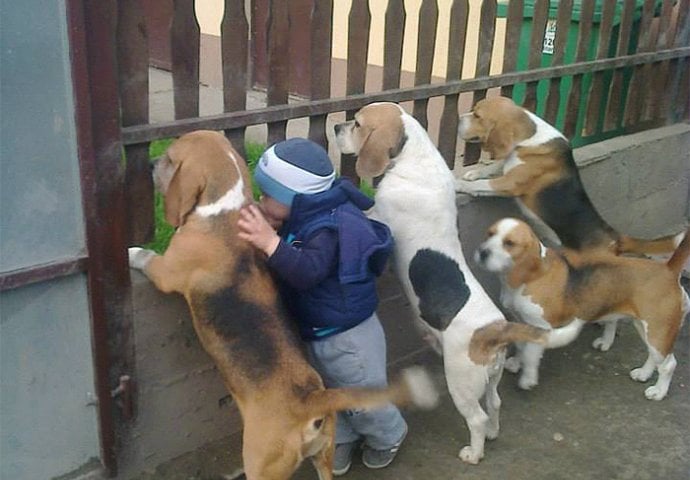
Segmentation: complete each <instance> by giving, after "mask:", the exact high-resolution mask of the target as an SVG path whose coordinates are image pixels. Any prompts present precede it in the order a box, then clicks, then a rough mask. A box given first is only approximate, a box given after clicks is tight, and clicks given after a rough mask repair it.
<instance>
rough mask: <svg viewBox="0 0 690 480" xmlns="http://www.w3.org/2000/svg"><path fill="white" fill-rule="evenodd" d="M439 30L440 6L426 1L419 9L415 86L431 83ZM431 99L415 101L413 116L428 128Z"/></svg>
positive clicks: (431, 1) (434, 0)
mask: <svg viewBox="0 0 690 480" xmlns="http://www.w3.org/2000/svg"><path fill="white" fill-rule="evenodd" d="M437 29H438V4H437V2H436V0H424V1H423V2H422V5H421V6H420V8H419V29H418V32H417V66H416V68H415V75H414V84H415V85H428V84H429V83H431V72H432V69H433V66H434V51H435V49H436V31H437ZM428 105H429V99H428V98H424V99H421V100H415V101H414V108H413V112H412V114H413V115H414V117H415V118H416V119H417V120H418V121H419V123H420V124H421V125H422V126H423V127H424V128H427V127H428V126H429V120H428V118H427V106H428Z"/></svg>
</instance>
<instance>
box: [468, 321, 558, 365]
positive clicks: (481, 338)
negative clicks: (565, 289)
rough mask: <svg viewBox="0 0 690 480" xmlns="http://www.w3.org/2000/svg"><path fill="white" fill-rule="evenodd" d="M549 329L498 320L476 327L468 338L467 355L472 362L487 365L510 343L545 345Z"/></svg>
mask: <svg viewBox="0 0 690 480" xmlns="http://www.w3.org/2000/svg"><path fill="white" fill-rule="evenodd" d="M549 333H550V332H549V330H545V329H543V328H538V327H533V326H532V325H527V324H526V323H517V322H506V321H505V320H500V321H496V322H492V323H489V324H487V325H484V326H483V327H481V328H478V329H477V330H475V331H474V333H473V334H472V338H471V339H470V348H469V356H470V359H471V360H472V361H473V362H474V363H478V364H481V365H488V364H490V363H492V362H493V361H494V358H495V357H496V354H497V353H498V352H499V351H500V350H502V349H503V348H505V347H506V346H507V345H508V344H510V343H515V342H532V343H538V344H541V345H546V344H547V343H548V341H549Z"/></svg>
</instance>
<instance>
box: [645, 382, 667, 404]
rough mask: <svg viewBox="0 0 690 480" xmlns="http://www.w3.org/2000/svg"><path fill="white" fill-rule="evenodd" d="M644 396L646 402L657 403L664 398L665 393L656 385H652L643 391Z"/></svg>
mask: <svg viewBox="0 0 690 480" xmlns="http://www.w3.org/2000/svg"><path fill="white" fill-rule="evenodd" d="M644 396H645V397H647V400H656V401H659V400H663V398H664V397H665V396H666V392H665V391H664V390H662V389H661V388H659V387H657V386H656V385H652V386H651V387H648V388H647V389H646V390H645V391H644Z"/></svg>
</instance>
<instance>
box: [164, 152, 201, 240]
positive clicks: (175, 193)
mask: <svg viewBox="0 0 690 480" xmlns="http://www.w3.org/2000/svg"><path fill="white" fill-rule="evenodd" d="M205 187H206V178H205V177H204V176H203V175H202V174H201V172H200V170H199V169H195V168H190V166H185V163H180V164H179V165H178V167H177V169H176V170H175V173H174V174H173V177H172V180H170V185H169V186H168V189H167V191H166V192H165V220H166V221H167V222H168V223H169V224H170V225H172V226H173V227H175V228H177V227H179V226H181V225H183V224H184V222H185V220H186V218H187V215H189V214H190V213H191V211H192V210H193V209H194V207H195V206H196V204H197V202H198V201H199V196H200V195H201V192H203V191H204V188H205Z"/></svg>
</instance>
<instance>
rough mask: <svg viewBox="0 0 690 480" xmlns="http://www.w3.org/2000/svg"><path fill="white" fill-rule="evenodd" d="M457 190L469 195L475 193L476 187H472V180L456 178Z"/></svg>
mask: <svg viewBox="0 0 690 480" xmlns="http://www.w3.org/2000/svg"><path fill="white" fill-rule="evenodd" d="M468 173H469V172H468ZM455 191H456V192H457V193H466V194H468V195H473V194H474V188H472V182H470V181H467V180H463V179H457V180H455Z"/></svg>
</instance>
